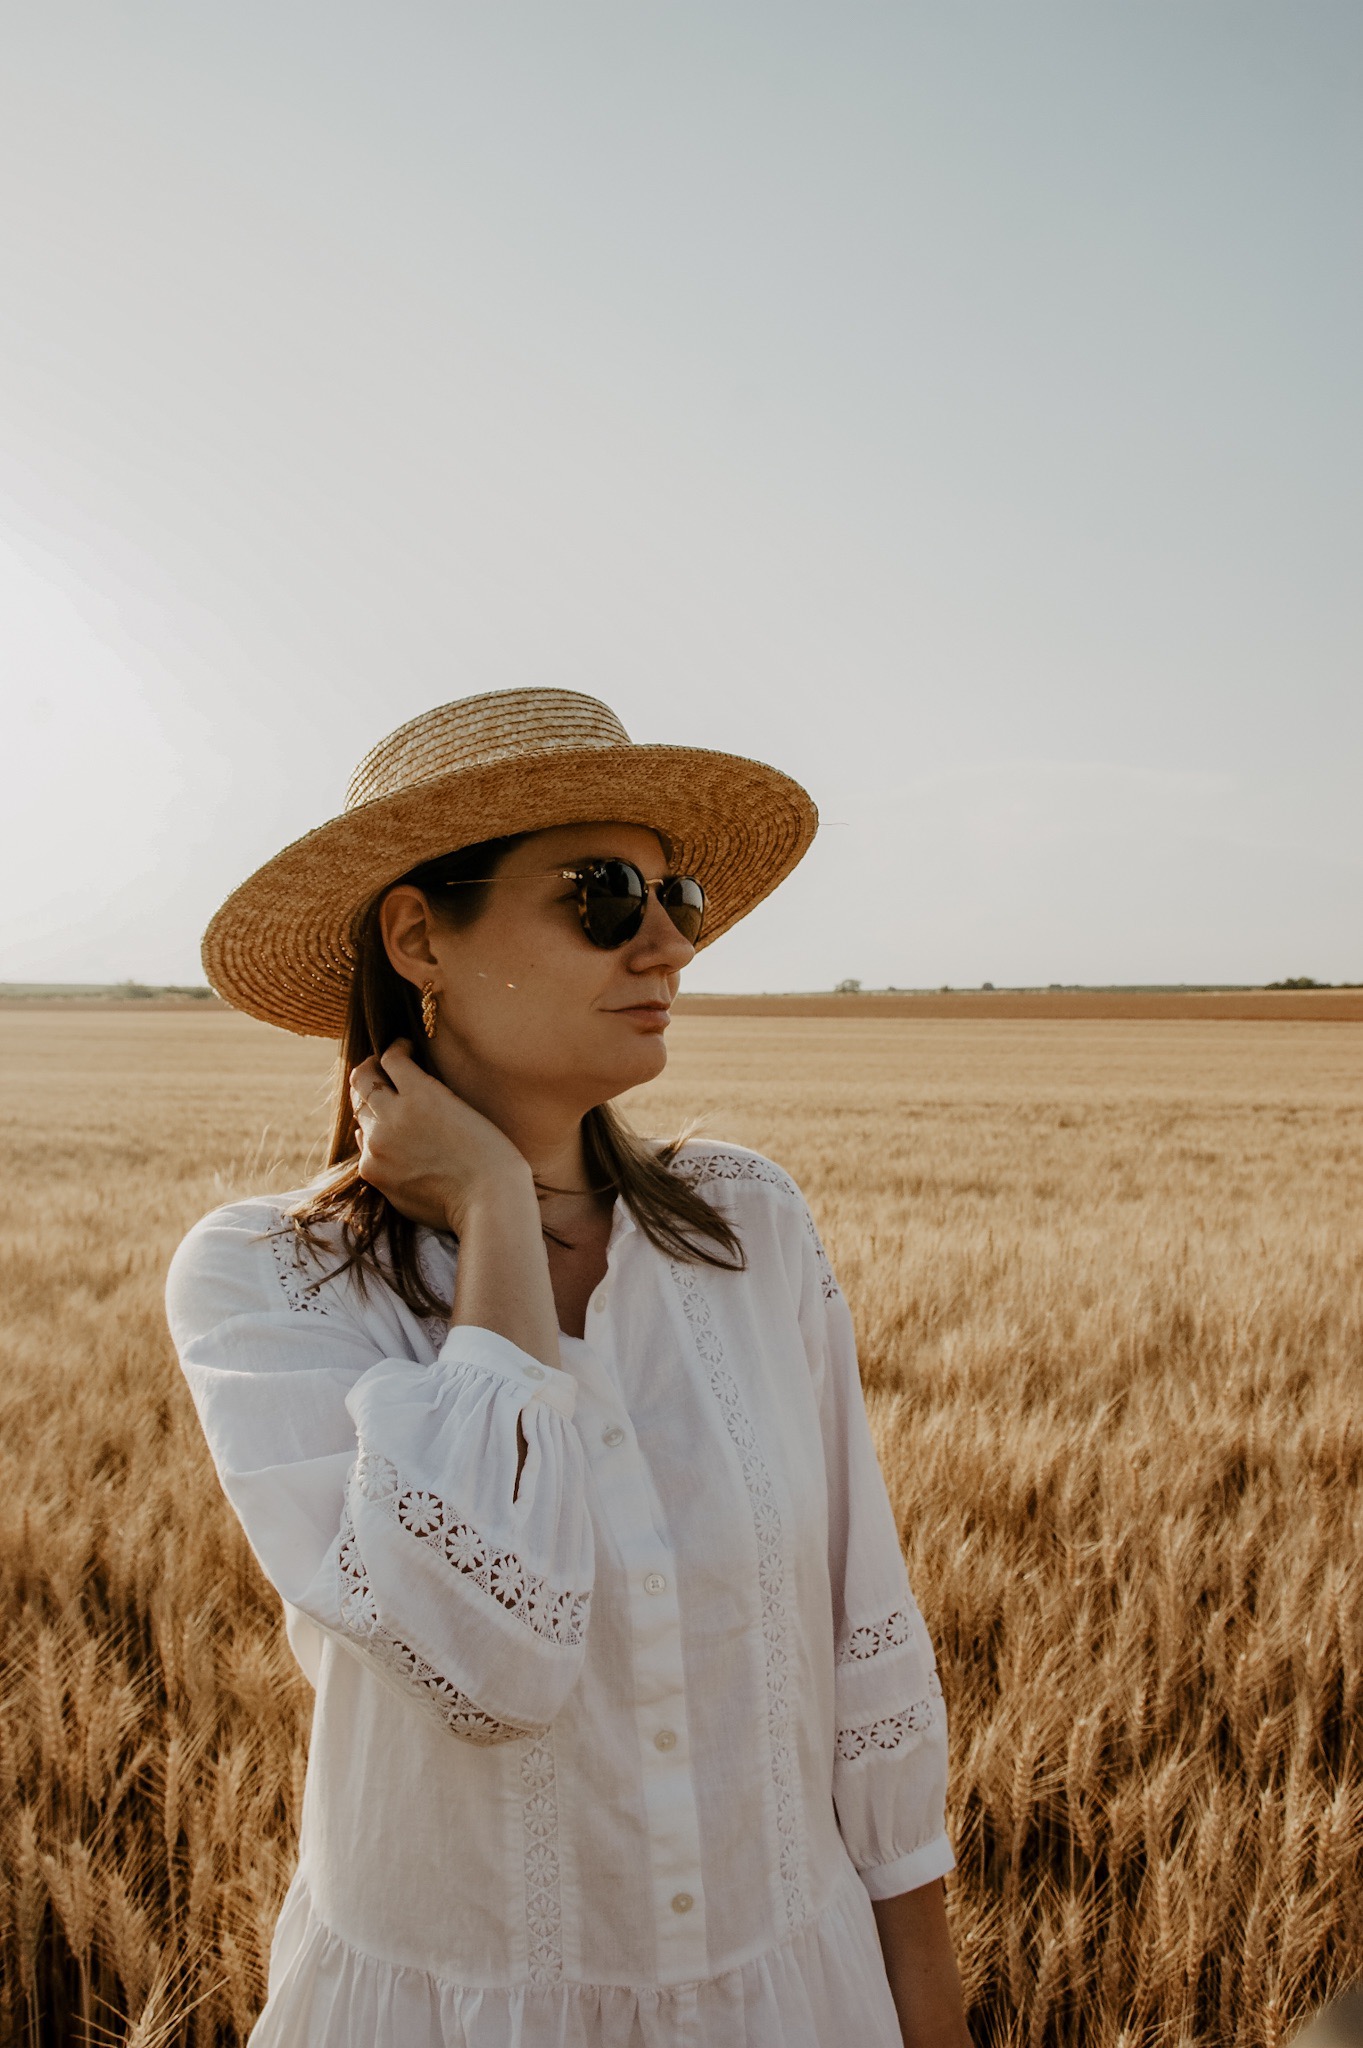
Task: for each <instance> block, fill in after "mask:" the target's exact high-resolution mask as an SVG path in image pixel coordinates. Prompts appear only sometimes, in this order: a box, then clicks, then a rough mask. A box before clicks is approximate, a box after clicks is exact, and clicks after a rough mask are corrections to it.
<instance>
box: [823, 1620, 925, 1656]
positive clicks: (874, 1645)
mask: <svg viewBox="0 0 1363 2048" xmlns="http://www.w3.org/2000/svg"><path fill="white" fill-rule="evenodd" d="M912 1635H913V1618H912V1616H911V1615H910V1613H909V1610H908V1609H907V1608H906V1607H896V1609H895V1611H894V1613H893V1614H887V1615H886V1617H885V1619H884V1620H883V1621H867V1622H863V1623H862V1624H861V1625H860V1626H859V1627H857V1628H854V1629H853V1630H852V1631H851V1632H850V1634H849V1635H848V1636H847V1639H846V1640H845V1642H843V1643H841V1644H840V1645H839V1647H838V1662H839V1664H864V1663H865V1662H866V1660H867V1658H869V1657H885V1656H888V1655H889V1653H890V1651H891V1650H900V1649H902V1648H903V1646H904V1644H905V1643H907V1642H908V1641H909V1640H910V1638H911V1636H912Z"/></svg>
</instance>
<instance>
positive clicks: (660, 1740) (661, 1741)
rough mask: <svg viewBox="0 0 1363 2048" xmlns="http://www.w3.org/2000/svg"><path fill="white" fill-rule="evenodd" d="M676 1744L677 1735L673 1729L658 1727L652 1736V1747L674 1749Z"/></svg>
mask: <svg viewBox="0 0 1363 2048" xmlns="http://www.w3.org/2000/svg"><path fill="white" fill-rule="evenodd" d="M676 1746H677V1735H676V1730H675V1729H672V1728H660V1729H659V1730H658V1732H657V1734H656V1735H655V1736H654V1738H653V1747H654V1748H655V1749H675V1748H676Z"/></svg>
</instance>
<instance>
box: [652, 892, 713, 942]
mask: <svg viewBox="0 0 1363 2048" xmlns="http://www.w3.org/2000/svg"><path fill="white" fill-rule="evenodd" d="M659 895H660V896H661V898H662V905H663V909H664V910H665V911H666V912H667V914H668V916H669V917H670V918H671V920H672V922H673V924H674V925H675V926H676V927H677V930H678V931H679V932H680V933H681V935H682V937H683V938H684V939H686V940H688V941H689V942H690V944H691V945H693V946H694V945H695V943H696V940H697V939H698V938H699V937H700V928H701V926H702V925H703V924H704V922H705V891H704V890H703V889H702V888H701V886H700V883H699V882H698V881H697V880H696V878H695V876H694V875H669V876H668V878H667V880H666V881H665V882H664V883H663V885H662V888H661V890H660V891H659Z"/></svg>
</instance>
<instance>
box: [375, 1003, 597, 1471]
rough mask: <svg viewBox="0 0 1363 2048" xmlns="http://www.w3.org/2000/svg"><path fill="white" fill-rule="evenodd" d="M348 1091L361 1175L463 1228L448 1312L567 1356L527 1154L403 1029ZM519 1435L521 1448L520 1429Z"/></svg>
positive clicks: (536, 1349) (433, 1220)
mask: <svg viewBox="0 0 1363 2048" xmlns="http://www.w3.org/2000/svg"><path fill="white" fill-rule="evenodd" d="M350 1094H351V1100H352V1101H353V1103H354V1105H355V1121H356V1123H357V1124H358V1125H359V1129H360V1174H361V1177H362V1178H363V1179H364V1180H367V1181H368V1182H369V1185H370V1186H371V1187H374V1188H377V1189H378V1191H379V1193H380V1194H381V1195H386V1196H387V1197H388V1199H389V1201H390V1202H391V1203H392V1204H393V1206H394V1208H396V1209H400V1210H401V1211H402V1213H403V1215H404V1216H410V1217H411V1218H412V1220H413V1222H414V1223H427V1224H429V1225H430V1226H431V1227H432V1228H433V1229H435V1230H452V1231H453V1232H454V1234H455V1236H456V1237H457V1238H458V1239H459V1269H458V1274H457V1277H456V1279H455V1285H454V1302H453V1304H452V1306H451V1309H450V1321H451V1323H454V1324H464V1325H466V1326H468V1325H472V1326H475V1327H476V1328H478V1329H482V1330H495V1331H496V1332H497V1334H498V1336H501V1337H505V1338H507V1340H508V1341H509V1342H510V1343H512V1344H517V1345H519V1346H520V1348H521V1350H522V1351H528V1352H529V1353H530V1355H531V1357H532V1358H538V1359H540V1360H541V1361H542V1362H543V1363H544V1364H545V1365H552V1366H557V1365H559V1364H560V1362H561V1361H560V1358H559V1349H558V1310H557V1309H556V1307H555V1305H554V1291H553V1287H552V1285H551V1283H550V1279H549V1261H548V1259H547V1258H546V1256H545V1251H544V1233H543V1230H542V1229H541V1227H540V1209H539V1197H538V1195H537V1194H536V1192H535V1182H534V1178H533V1176H532V1174H531V1172H530V1166H529V1162H528V1161H527V1160H526V1158H525V1156H524V1154H523V1153H521V1152H519V1151H517V1149H516V1147H515V1146H514V1145H513V1144H512V1142H511V1140H510V1138H508V1137H507V1135H506V1133H505V1132H504V1131H500V1130H498V1128H497V1126H496V1124H494V1123H493V1122H492V1121H491V1119H490V1118H488V1117H485V1116H482V1115H480V1114H479V1112H478V1111H477V1110H476V1109H471V1108H470V1107H469V1105H468V1103H467V1102H461V1101H460V1099H459V1097H458V1096H457V1095H456V1094H455V1093H454V1091H453V1090H452V1089H450V1088H447V1087H446V1086H445V1084H444V1082H443V1081H437V1080H435V1079H433V1077H432V1076H431V1075H430V1074H427V1073H425V1072H424V1071H423V1070H422V1069H421V1068H420V1067H419V1066H418V1065H417V1063H416V1061H415V1060H414V1059H413V1058H412V1057H411V1051H410V1041H409V1040H407V1039H404V1038H400V1039H398V1040H397V1041H396V1043H395V1044H393V1045H390V1046H389V1048H388V1050H387V1052H386V1053H384V1054H383V1056H382V1058H381V1059H367V1060H363V1061H362V1062H361V1063H360V1065H359V1066H358V1067H356V1068H355V1069H354V1070H353V1072H352V1073H351V1076H350ZM517 1427H518V1428H519V1424H518V1425H517ZM520 1441H521V1451H522V1455H524V1449H525V1438H524V1434H523V1433H522V1435H521V1440H520ZM519 1476H520V1475H519V1473H518V1474H517V1479H518V1481H519Z"/></svg>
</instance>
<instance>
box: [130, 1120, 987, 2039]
mask: <svg viewBox="0 0 1363 2048" xmlns="http://www.w3.org/2000/svg"><path fill="white" fill-rule="evenodd" d="M680 1165H681V1170H683V1171H685V1172H686V1173H687V1174H688V1176H689V1177H690V1178H692V1179H693V1181H694V1182H695V1183H696V1184H697V1185H698V1186H700V1187H701V1188H702V1189H703V1191H704V1193H705V1195H706V1197H707V1199H709V1200H711V1201H712V1202H713V1203H714V1204H715V1205H716V1207H718V1208H720V1209H722V1210H723V1212H724V1213H725V1214H726V1215H728V1216H729V1218H730V1219H731V1221H732V1222H733V1223H734V1225H735V1226H736V1228H737V1230H738V1231H739V1233H740V1235H741V1238H742V1242H743V1245H744V1248H745V1251H746V1254H747V1258H748V1269H747V1271H746V1272H743V1273H725V1272H719V1271H717V1270H715V1269H714V1268H713V1267H710V1266H706V1265H700V1264H685V1265H683V1264H679V1263H675V1262H673V1261H671V1260H669V1259H668V1258H667V1257H666V1256H664V1255H663V1254H661V1253H659V1252H658V1251H656V1250H655V1249H654V1248H653V1246H652V1245H651V1244H650V1243H649V1241H648V1239H647V1238H646V1237H645V1236H644V1234H643V1232H642V1231H641V1230H639V1229H638V1228H637V1227H636V1225H635V1223H634V1221H633V1219H632V1217H631V1216H630V1214H629V1212H628V1210H627V1209H626V1208H625V1206H624V1204H623V1202H617V1204H616V1210H615V1218H614V1223H613V1227H612V1232H611V1239H610V1249H609V1263H608V1269H607V1273H606V1277H605V1278H604V1279H603V1280H602V1282H601V1284H600V1285H599V1286H598V1287H597V1289H596V1291H595V1293H594V1294H593V1296H592V1299H591V1304H590V1307H589V1310H588V1313H587V1319H586V1320H587V1329H588V1335H587V1338H586V1340H585V1341H584V1340H581V1339H577V1338H572V1337H567V1336H565V1337H563V1339H562V1361H563V1369H562V1370H561V1371H556V1370H553V1369H551V1368H548V1367H546V1366H542V1365H540V1364H539V1363H537V1362H536V1360H534V1359H533V1358H531V1357H529V1356H528V1355H527V1354H526V1353H525V1352H523V1351H521V1350H520V1349H518V1347H517V1346H516V1345H514V1344H511V1343H509V1342H508V1341H507V1340H506V1339H505V1338H503V1337H499V1336H497V1335H495V1334H494V1333H493V1332H491V1331H488V1330H483V1329H478V1328H469V1327H459V1328H454V1329H448V1330H447V1328H446V1326H445V1325H444V1324H443V1323H434V1322H431V1321H423V1320H422V1319H421V1318H419V1317H417V1316H415V1315H413V1314H412V1313H411V1312H410V1310H408V1309H407V1308H406V1307H405V1306H404V1305H403V1304H402V1302H400V1301H399V1300H398V1299H397V1297H396V1296H395V1295H394V1294H393V1293H392V1292H391V1291H390V1290H389V1289H388V1288H387V1287H385V1286H382V1285H380V1284H377V1283H375V1282H373V1281H371V1282H370V1285H369V1291H368V1294H367V1296H366V1295H365V1294H363V1293H362V1292H361V1291H360V1289H359V1288H358V1287H357V1285H356V1283H355V1281H354V1280H353V1278H350V1277H345V1278H341V1279H333V1280H328V1279H325V1278H323V1277H322V1276H324V1275H325V1274H327V1273H328V1272H329V1271H330V1270H331V1268H332V1265H333V1263H334V1262H333V1261H329V1260H327V1259H323V1260H321V1261H320V1262H318V1263H316V1264H312V1263H311V1262H303V1263H300V1260H299V1258H298V1256H297V1254H296V1253H295V1250H294V1246H293V1241H292V1239H291V1238H290V1237H289V1236H287V1235H280V1234H275V1233H276V1226H277V1225H278V1222H279V1214H280V1209H281V1207H282V1206H283V1202H281V1201H279V1200H264V1199H261V1200H253V1201H245V1202H237V1203H233V1204H232V1205H231V1206H230V1207H227V1208H224V1209H219V1210H217V1211H216V1212H215V1213H214V1214H213V1215H211V1216H208V1217H206V1218H205V1219H204V1221H203V1222H202V1223H200V1224H198V1225H197V1226H196V1228H195V1229H194V1230H192V1231H191V1232H190V1234H189V1236H188V1237H187V1238H186V1239H185V1241H184V1243H183V1244H182V1245H181V1247H180V1249H179V1251H178V1252H177V1254H176V1256H175V1260H174V1264H173V1266H172V1268H171V1273H170V1280H169V1289H168V1305H169V1316H170V1323H171V1329H172V1332H173V1334H174V1337H175V1341H176V1344H177V1346H178V1348H179V1351H180V1356H181V1360H182V1363H183V1367H184V1371H185V1375H186V1378H187V1379H188V1382H189V1386H190V1389H191V1391H192V1393H193V1396H194V1400H195V1403H196V1405H197V1408H198V1412H199V1415H200V1418H201V1420H202V1423H203V1427H204V1431H205V1433H206V1435H207V1438H208V1442H209V1445H210V1448H211V1450H212V1453H213V1458H214V1461H215V1463H216V1466H217V1470H218V1474H219V1477H220V1478H221V1481H222V1484H223V1487H224V1488H225V1490H226V1493H227V1496H228V1498H229V1500H230V1501H231V1503H232V1506H233V1507H234V1509H235V1510H236V1512H237V1514H238V1515H239V1516H240V1518H241V1521H242V1524H243V1526H244V1528H245V1530H246V1533H247V1536H248V1537H249V1539H250V1542H251V1546H252V1548H253V1550H254V1551H255V1554H256V1556H257V1558H258V1559H259V1560H260V1564H261V1566H262V1568H263V1570H264V1571H265V1572H266V1574H267V1575H268V1577H269V1578H270V1580H271V1581H272V1583H273V1584H274V1586H275V1587H276V1588H277V1590H278V1591H279V1593H280V1595H281V1596H282V1599H283V1602H284V1615H285V1622H286V1626H287V1629H288V1634H289V1640H290V1642H291V1643H292V1645H293V1647H294V1650H295V1653H296V1654H297V1656H298V1659H299V1661H300V1663H301V1664H302V1666H303V1669H304V1670H305V1672H306V1673H307V1675H308V1677H309V1679H310V1680H311V1682H312V1684H313V1685H314V1687H315V1688H316V1706H315V1711H314V1717H313V1724H312V1738H311V1746H310V1752H309V1760H308V1772H307V1782H306V1788H305V1792H304V1798H303V1813H302V1826H301V1834H300V1841H299V1860H298V1868H297V1872H296V1874H295V1876H294V1878H293V1881H292V1883H291V1885H290V1887H289V1891H288V1893H287V1895H286V1898H285V1901H284V1905H283V1909H282V1911H281V1914H280V1918H279V1922H278V1926H277V1928H276V1931H275V1937H274V1944H273V1948H272V1952H271V1961H270V1976H269V1998H268V2002H267V2004H266V2006H265V2008H264V2011H263V2012H262V2014H261V2016H260V2019H259V2021H258V2023H257V2025H256V2027H255V2030H254V2032H253V2033H252V2036H251V2041H252V2044H253V2048H849V2044H853V2043H855V2044H856V2048H898V2044H899V2041H900V2034H899V2028H898V2024H897V2021H896V2018H895V2013H894V2007H893V2003H892V2001H891V1998H890V1993H889V1987H888V1984H887V1982H886V1978H885V1971H884V1965H883V1962H882V1960H881V1953H880V1946H879V1942H878V1939H877V1935H876V1928H875V1922H874V1918H873V1915H872V1912H871V1900H872V1899H875V1898H889V1897H892V1896H893V1895H895V1894H896V1893H899V1892H904V1891H911V1890H913V1889H914V1888H915V1887H916V1886H918V1885H921V1884H926V1883H927V1882H929V1881H930V1880H931V1879H933V1878H936V1877H940V1876H941V1875H943V1874H944V1873H945V1872H946V1871H948V1870H950V1869H951V1868H952V1861H953V1859H952V1854H951V1849H950V1847H949V1845H948V1842H947V1839H946V1835H945V1832H944V1795H945V1781H946V1727H945V1721H944V1716H943V1711H942V1699H941V1690H940V1687H939V1685H938V1683H937V1676H936V1670H935V1665H934V1660H933V1654H932V1648H931V1645H930V1643H929V1640H928V1636H927V1632H926V1630H925V1628H924V1626H923V1622H922V1619H921V1617H920V1615H919V1612H918V1609H917V1607H916V1606H915V1605H914V1601H913V1597H912V1595H911V1593H910V1591H909V1586H908V1580H907V1578H906V1575H905V1571H904V1565H903V1561H902V1558H901V1555H900V1550H899V1545H898V1541H897V1536H896V1530H895V1523H894V1518H893V1515H892V1513H891V1510H890V1506H889V1502H888V1500H887V1497H886V1492H885V1487H884V1483H883V1481H882V1478H881V1475H880V1470H879V1467H878V1465H877V1463H876V1457H875V1451H874V1447H873V1445H872V1442H871V1436H870V1431H869V1428H868V1426H867V1421H866V1413H865V1408H864V1405H863V1402H862V1396H861V1388H860V1384H859V1381H858V1376H857V1366H856V1357H855V1351H854V1345H853V1337H852V1324H851V1318H850V1316H849V1314H848V1311H847V1307H846V1304H845V1302H844V1301H843V1298H842V1296H841V1294H840V1293H839V1291H838V1288H837V1285H836V1282H835V1281H834V1278H833V1275H832V1272H831V1271H830V1268H829V1264H828V1260H827V1258H826V1257H825V1255H824V1251H823V1247H822V1246H821V1244H820V1243H819V1239H818V1236H817V1233H816V1231H815V1228H814V1224H813V1221H812V1219H811V1217H810V1214H809V1211H808V1209H807V1208H806V1206H805V1203H804V1201H803V1199H802V1198H801V1195H800V1193H799V1190H798V1189H797V1188H796V1186H795V1184H794V1182H793V1181H792V1180H791V1179H790V1178H789V1176H788V1175H786V1174H785V1173H784V1172H782V1170H781V1169H780V1168H779V1167H778V1166H774V1165H773V1164H772V1163H771V1161H770V1160H767V1159H763V1158H762V1157H761V1156H760V1155H759V1154H757V1153H753V1152H748V1151H743V1150H740V1149H739V1148H737V1147H733V1146H724V1147H717V1146H712V1145H695V1144H693V1145H690V1146H688V1148H687V1149H686V1151H685V1152H684V1153H683V1154H682V1157H681V1162H680ZM285 1199H290V1198H285ZM423 1258H424V1260H425V1262H426V1267H427V1270H428V1272H429V1274H430V1276H431V1277H432V1279H433V1280H434V1282H435V1284H436V1286H437V1289H438V1290H439V1292H440V1295H441V1297H442V1298H449V1297H450V1296H451V1295H452V1291H453V1284H454V1260H455V1253H454V1248H453V1245H452V1243H451V1242H450V1241H449V1240H448V1239H445V1238H441V1237H438V1236H437V1235H435V1234H434V1233H429V1234H427V1235H426V1237H425V1238H424V1239H423ZM319 1280H320V1283H321V1284H318V1282H319ZM518 1417H520V1418H521V1420H522V1424H523V1428H524V1433H525V1437H526V1440H527V1443H528V1447H529V1448H528V1453H527V1456H526V1459H525V1466H524V1470H523V1472H522V1473H521V1476H520V1482H519V1486H518V1485H517V1477H516V1468H517V1460H518V1443H517V1428H516V1424H517V1418H518Z"/></svg>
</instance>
